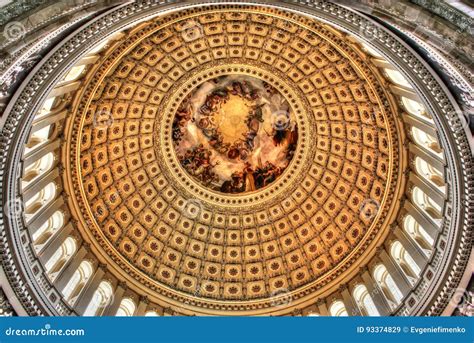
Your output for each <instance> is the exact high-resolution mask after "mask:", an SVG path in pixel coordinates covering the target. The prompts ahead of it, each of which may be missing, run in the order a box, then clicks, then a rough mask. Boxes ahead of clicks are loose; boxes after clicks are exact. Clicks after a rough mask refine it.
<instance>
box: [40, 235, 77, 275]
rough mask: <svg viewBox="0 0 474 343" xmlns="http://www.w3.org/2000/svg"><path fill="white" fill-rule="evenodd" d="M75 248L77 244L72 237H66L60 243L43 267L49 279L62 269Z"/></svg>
mask: <svg viewBox="0 0 474 343" xmlns="http://www.w3.org/2000/svg"><path fill="white" fill-rule="evenodd" d="M76 249H77V244H76V241H75V239H74V238H72V237H68V238H66V240H65V241H64V242H63V244H61V246H60V247H59V249H58V250H56V252H55V253H54V254H53V256H51V258H50V259H49V260H48V262H46V264H45V268H46V272H47V273H48V276H49V277H50V278H51V279H54V277H55V276H56V275H57V274H58V273H59V272H60V271H61V270H62V269H63V267H64V266H65V265H66V263H67V262H68V261H69V259H70V258H71V257H72V255H74V253H75V252H76Z"/></svg>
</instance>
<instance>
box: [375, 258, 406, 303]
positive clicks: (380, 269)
mask: <svg viewBox="0 0 474 343" xmlns="http://www.w3.org/2000/svg"><path fill="white" fill-rule="evenodd" d="M374 279H375V281H376V282H377V284H378V285H379V287H380V289H381V290H382V292H383V294H384V296H385V298H386V299H387V300H388V301H389V302H392V303H393V304H395V305H398V304H399V303H400V301H402V299H403V294H402V292H400V289H399V288H398V286H397V285H396V284H395V281H393V278H392V276H391V275H390V274H389V272H388V270H387V268H385V266H384V265H382V264H379V265H378V266H377V267H375V269H374Z"/></svg>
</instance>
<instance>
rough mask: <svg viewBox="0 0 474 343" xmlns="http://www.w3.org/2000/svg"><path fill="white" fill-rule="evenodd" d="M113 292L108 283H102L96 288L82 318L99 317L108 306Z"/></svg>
mask: <svg viewBox="0 0 474 343" xmlns="http://www.w3.org/2000/svg"><path fill="white" fill-rule="evenodd" d="M112 295H113V290H112V285H111V284H110V282H108V281H102V282H101V283H100V284H99V287H97V289H96V291H95V292H94V295H93V296H92V299H91V301H90V302H89V305H87V308H86V310H85V312H84V316H86V317H90V316H100V315H101V314H102V313H103V312H104V309H105V307H106V306H107V305H108V304H109V302H110V300H111V299H112Z"/></svg>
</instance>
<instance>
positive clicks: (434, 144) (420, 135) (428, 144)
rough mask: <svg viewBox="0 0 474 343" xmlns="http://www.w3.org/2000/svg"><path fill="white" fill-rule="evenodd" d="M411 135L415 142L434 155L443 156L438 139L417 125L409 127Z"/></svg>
mask: <svg viewBox="0 0 474 343" xmlns="http://www.w3.org/2000/svg"><path fill="white" fill-rule="evenodd" d="M411 132H412V136H413V139H414V141H415V143H416V144H418V145H419V146H421V147H422V148H425V149H426V150H428V151H429V152H431V153H432V154H434V155H435V156H438V157H441V158H443V150H442V149H441V147H440V146H439V143H438V140H437V139H436V138H434V137H433V136H431V135H429V134H427V133H426V132H424V131H422V130H420V129H419V128H417V127H412V128H411Z"/></svg>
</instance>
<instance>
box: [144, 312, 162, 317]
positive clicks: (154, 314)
mask: <svg viewBox="0 0 474 343" xmlns="http://www.w3.org/2000/svg"><path fill="white" fill-rule="evenodd" d="M158 316H159V315H158V313H156V311H148V312H146V313H145V317H158Z"/></svg>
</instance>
